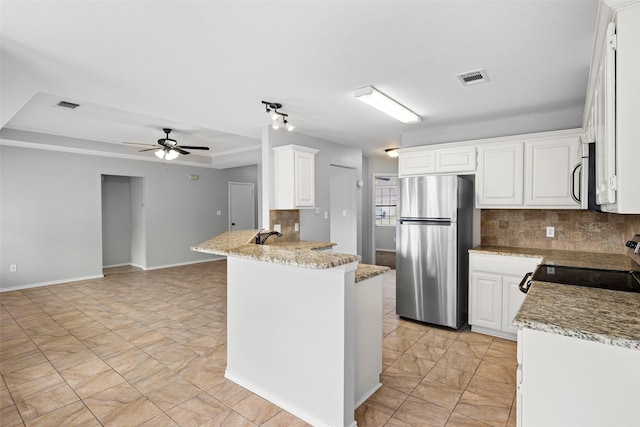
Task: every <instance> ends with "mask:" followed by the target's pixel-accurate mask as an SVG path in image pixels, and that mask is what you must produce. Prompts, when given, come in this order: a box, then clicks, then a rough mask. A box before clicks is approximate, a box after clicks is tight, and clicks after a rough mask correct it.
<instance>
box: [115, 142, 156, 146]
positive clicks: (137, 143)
mask: <svg viewBox="0 0 640 427" xmlns="http://www.w3.org/2000/svg"><path fill="white" fill-rule="evenodd" d="M122 143H123V144H128V145H143V146H145V147H153V146H154V145H153V144H142V143H140V142H127V141H122Z"/></svg>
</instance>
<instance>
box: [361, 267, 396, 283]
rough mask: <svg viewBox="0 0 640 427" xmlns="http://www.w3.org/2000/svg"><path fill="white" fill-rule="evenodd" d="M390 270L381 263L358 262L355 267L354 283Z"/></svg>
mask: <svg viewBox="0 0 640 427" xmlns="http://www.w3.org/2000/svg"><path fill="white" fill-rule="evenodd" d="M390 270H391V269H390V268H389V267H383V266H381V265H371V264H358V268H357V269H356V283H358V282H362V281H364V280H367V279H371V278H372V277H376V276H379V275H381V274H384V273H386V272H387V271H390Z"/></svg>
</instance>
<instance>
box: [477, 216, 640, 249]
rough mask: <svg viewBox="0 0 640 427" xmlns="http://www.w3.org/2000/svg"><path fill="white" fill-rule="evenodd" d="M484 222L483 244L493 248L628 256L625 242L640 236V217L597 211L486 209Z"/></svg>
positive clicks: (482, 227)
mask: <svg viewBox="0 0 640 427" xmlns="http://www.w3.org/2000/svg"><path fill="white" fill-rule="evenodd" d="M481 220H482V225H481V243H482V244H483V245H492V246H512V247H527V248H545V249H565V250H572V251H585V252H608V253H627V248H626V247H625V246H624V244H625V242H626V241H627V240H629V239H630V238H631V237H633V235H634V234H640V215H618V214H610V213H603V212H595V211H574V210H557V209H545V210H534V209H527V210H523V209H483V210H482V214H481ZM547 227H555V237H546V228H547Z"/></svg>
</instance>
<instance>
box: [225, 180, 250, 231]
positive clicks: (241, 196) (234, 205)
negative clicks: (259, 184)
mask: <svg viewBox="0 0 640 427" xmlns="http://www.w3.org/2000/svg"><path fill="white" fill-rule="evenodd" d="M255 228H256V215H255V189H254V185H253V183H252V182H231V181H229V231H232V230H251V229H255Z"/></svg>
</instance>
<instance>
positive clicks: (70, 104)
mask: <svg viewBox="0 0 640 427" xmlns="http://www.w3.org/2000/svg"><path fill="white" fill-rule="evenodd" d="M56 106H57V107H61V108H68V109H70V110H73V109H74V108H78V107H79V106H80V104H74V103H73V102H67V101H60V102H58V103H57V104H56Z"/></svg>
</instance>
